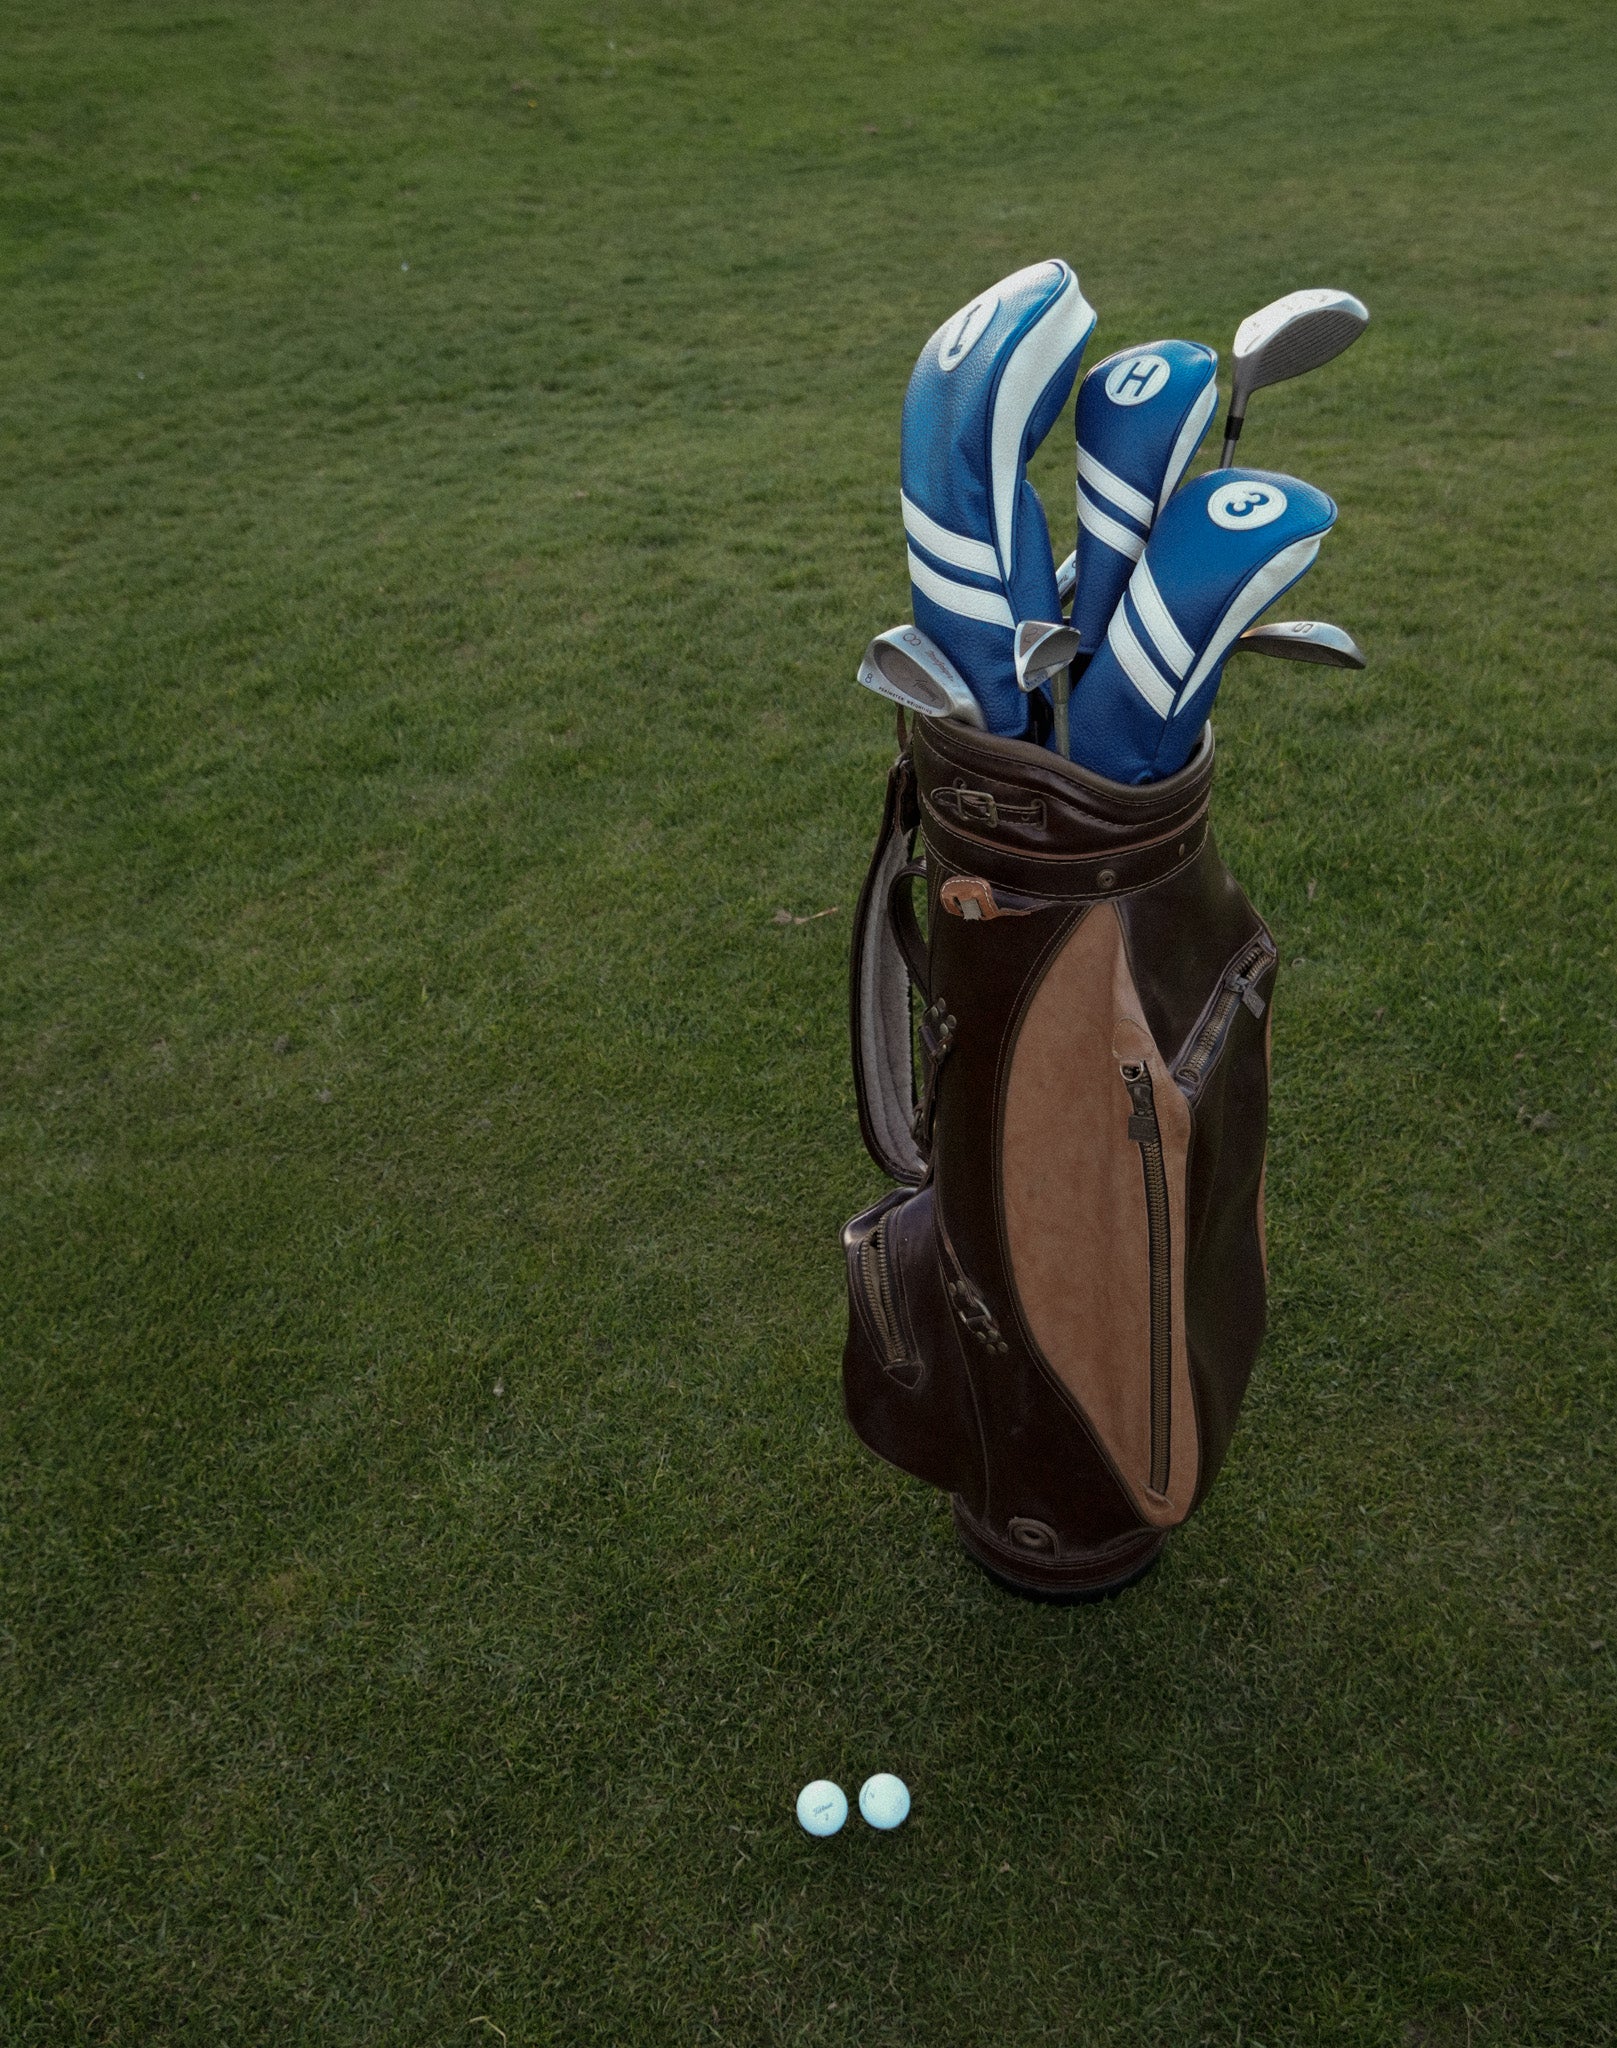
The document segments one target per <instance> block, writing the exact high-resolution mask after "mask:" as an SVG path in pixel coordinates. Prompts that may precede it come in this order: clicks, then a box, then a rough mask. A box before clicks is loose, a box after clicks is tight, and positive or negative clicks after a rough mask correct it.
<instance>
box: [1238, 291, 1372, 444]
mask: <svg viewBox="0 0 1617 2048" xmlns="http://www.w3.org/2000/svg"><path fill="white" fill-rule="evenodd" d="M1369 322H1370V312H1369V308H1368V307H1367V306H1366V305H1365V303H1364V301H1363V300H1362V299H1356V298H1355V297H1354V296H1353V294H1352V292H1339V291H1333V290H1332V289H1331V288H1330V287H1329V286H1314V287H1312V288H1310V289H1309V290H1307V291H1301V292H1287V294H1286V295H1285V297H1284V298H1283V299H1276V300H1275V301H1274V303H1273V304H1272V305H1268V306H1263V307H1260V308H1259V310H1258V311H1257V312H1256V313H1249V314H1248V315H1247V316H1246V318H1245V319H1244V320H1243V321H1242V322H1241V324H1240V326H1239V327H1238V328H1236V330H1235V346H1234V348H1233V349H1232V350H1231V352H1230V360H1231V363H1232V365H1233V378H1232V385H1231V390H1230V410H1229V417H1228V418H1227V419H1226V420H1225V422H1224V452H1223V454H1222V455H1221V456H1220V457H1219V467H1220V469H1227V468H1228V467H1229V461H1230V456H1231V455H1232V454H1233V453H1234V450H1235V444H1236V442H1237V441H1238V440H1239V439H1240V434H1241V424H1242V422H1243V421H1244V420H1245V418H1246V406H1247V400H1248V399H1249V398H1250V397H1251V396H1252V394H1253V392H1254V391H1261V390H1262V389H1263V387H1264V385H1265V384H1283V383H1284V382H1285V381H1286V379H1287V378H1288V377H1301V376H1302V375H1303V374H1304V372H1305V371H1308V370H1317V369H1318V368H1319V367H1320V365H1321V364H1322V363H1328V362H1329V361H1330V360H1331V358H1332V356H1339V355H1340V354H1341V353H1342V351H1343V349H1345V348H1347V347H1348V346H1349V344H1350V343H1352V342H1355V341H1357V340H1358V338H1359V336H1360V335H1361V334H1362V333H1363V332H1364V330H1365V328H1366V327H1367V326H1368V325H1369Z"/></svg>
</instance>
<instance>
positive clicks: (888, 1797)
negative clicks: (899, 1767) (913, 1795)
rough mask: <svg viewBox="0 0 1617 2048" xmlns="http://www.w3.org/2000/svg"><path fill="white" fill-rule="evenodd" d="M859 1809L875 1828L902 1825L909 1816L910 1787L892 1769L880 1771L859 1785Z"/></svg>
mask: <svg viewBox="0 0 1617 2048" xmlns="http://www.w3.org/2000/svg"><path fill="white" fill-rule="evenodd" d="M859 1811H860V1812H861V1813H862V1814H863V1815H864V1817H865V1819H866V1820H868V1821H869V1822H870V1825H871V1826H872V1827H873V1828H896V1827H902V1826H903V1824H904V1822H905V1821H906V1820H907V1819H908V1818H909V1811H910V1788H909V1787H908V1785H906V1784H905V1783H904V1780H903V1779H902V1778H895V1777H894V1776H893V1774H892V1772H891V1771H878V1772H877V1773H876V1775H875V1777H873V1778H867V1779H866V1780H865V1782H864V1783H863V1784H862V1785H861V1786H860V1787H859Z"/></svg>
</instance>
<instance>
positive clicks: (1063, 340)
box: [988, 270, 1095, 581]
mask: <svg viewBox="0 0 1617 2048" xmlns="http://www.w3.org/2000/svg"><path fill="white" fill-rule="evenodd" d="M1094 326H1095V309H1094V307H1093V306H1092V305H1091V304H1090V303H1089V301H1088V300H1087V299H1086V298H1085V297H1084V295H1083V293H1082V292H1081V291H1080V290H1079V288H1078V276H1077V273H1076V271H1072V270H1069V271H1068V272H1067V282H1066V284H1065V285H1064V286H1063V288H1062V290H1061V292H1060V293H1059V294H1058V295H1057V297H1056V298H1055V299H1054V300H1052V301H1051V303H1050V304H1049V305H1048V306H1046V308H1045V309H1044V311H1043V313H1041V314H1040V316H1039V318H1038V319H1037V320H1036V321H1035V322H1034V323H1033V325H1032V326H1031V327H1030V328H1029V329H1028V331H1027V333H1026V334H1024V335H1023V337H1022V339H1021V340H1020V341H1019V342H1018V343H1017V344H1016V347H1015V348H1014V349H1013V350H1012V351H1011V359H1010V361H1009V362H1008V363H1007V364H1006V365H1005V368H1004V370H1003V371H1002V372H1001V373H1000V380H999V389H998V391H997V392H996V393H995V394H994V425H993V431H992V433H991V434H990V436H989V453H988V468H989V476H990V479H991V482H992V490H991V492H990V496H991V499H992V502H993V508H994V539H995V542H996V544H997V545H998V548H999V560H1000V570H1001V573H1002V574H1003V575H1004V576H1005V578H1006V580H1007V581H1009V580H1010V575H1011V569H1012V566H1013V564H1012V561H1011V554H1012V549H1013V545H1014V534H1015V523H1016V486H1017V483H1018V482H1019V480H1020V479H1019V475H1018V472H1019V471H1020V469H1021V466H1022V436H1023V435H1024V434H1025V433H1026V432H1027V423H1028V421H1029V420H1030V419H1031V418H1032V417H1033V410H1034V408H1035V406H1037V404H1038V402H1039V400H1040V399H1041V398H1042V397H1043V396H1044V394H1045V391H1046V390H1047V389H1048V388H1049V384H1050V379H1051V378H1052V377H1053V376H1054V375H1055V373H1056V372H1057V370H1059V369H1060V368H1061V365H1062V364H1063V363H1064V362H1065V361H1066V360H1067V358H1068V356H1070V355H1071V354H1072V353H1073V351H1074V350H1075V349H1079V348H1082V347H1083V345H1084V343H1085V342H1086V341H1087V340H1088V339H1089V336H1090V334H1091V333H1092V331H1093V330H1094Z"/></svg>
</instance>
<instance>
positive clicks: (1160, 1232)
mask: <svg viewBox="0 0 1617 2048" xmlns="http://www.w3.org/2000/svg"><path fill="white" fill-rule="evenodd" d="M1120 1072H1121V1073H1122V1076H1123V1085H1124V1087H1125V1088H1127V1090H1128V1092H1129V1101H1130V1103H1131V1104H1132V1105H1133V1113H1132V1115H1131V1116H1130V1117H1129V1138H1130V1141H1131V1142H1132V1143H1134V1144H1136V1145H1138V1146H1139V1148H1140V1166H1141V1169H1142V1171H1143V1172H1144V1175H1145V1214H1146V1227H1147V1230H1148V1233H1149V1236H1150V1256H1151V1491H1152V1492H1153V1493H1166V1492H1167V1491H1168V1437H1169V1426H1170V1423H1171V1421H1172V1413H1171V1406H1170V1404H1171V1401H1172V1398H1173V1321H1172V1318H1173V1275H1172V1269H1171V1267H1170V1265H1169V1263H1168V1260H1169V1251H1170V1246H1169V1242H1168V1173H1167V1169H1166V1167H1165V1166H1164V1165H1163V1163H1162V1129H1161V1126H1160V1125H1159V1124H1158V1122H1157V1102H1156V1096H1155V1094H1154V1093H1153V1091H1152V1087H1151V1070H1150V1068H1149V1067H1147V1066H1146V1065H1145V1063H1144V1061H1142V1060H1125V1061H1124V1062H1123V1064H1122V1067H1121V1068H1120Z"/></svg>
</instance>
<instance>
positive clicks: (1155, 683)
mask: <svg viewBox="0 0 1617 2048" xmlns="http://www.w3.org/2000/svg"><path fill="white" fill-rule="evenodd" d="M1106 644H1107V646H1108V647H1109V648H1110V649H1111V650H1112V653H1113V654H1114V655H1115V656H1116V657H1117V665H1118V667H1119V668H1120V669H1121V670H1122V671H1123V673H1124V675H1126V676H1127V677H1128V679H1129V681H1130V682H1131V683H1132V684H1133V685H1134V687H1135V689H1137V690H1138V691H1139V693H1140V695H1141V696H1142V697H1143V698H1144V699H1145V701H1146V702H1147V704H1149V705H1150V706H1151V709H1152V710H1153V711H1154V712H1155V713H1156V714H1157V716H1158V718H1166V717H1168V716H1169V714H1170V713H1171V712H1172V710H1173V692H1172V690H1170V689H1169V688H1168V685H1167V684H1166V683H1165V682H1164V681H1163V680H1162V678H1161V676H1160V675H1158V674H1157V670H1156V665H1155V663H1154V662H1153V661H1152V659H1151V657H1150V655H1149V654H1147V653H1146V651H1145V649H1144V648H1143V647H1142V646H1141V645H1140V643H1139V641H1138V640H1136V639H1135V637H1134V628H1133V627H1132V626H1131V625H1130V624H1129V622H1128V614H1127V612H1126V611H1125V610H1124V608H1123V606H1122V605H1119V606H1118V608H1117V610H1116V611H1115V612H1113V614H1112V623H1111V626H1110V628H1109V630H1108V632H1107V635H1106Z"/></svg>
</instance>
